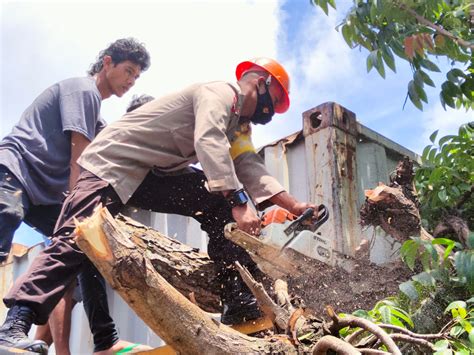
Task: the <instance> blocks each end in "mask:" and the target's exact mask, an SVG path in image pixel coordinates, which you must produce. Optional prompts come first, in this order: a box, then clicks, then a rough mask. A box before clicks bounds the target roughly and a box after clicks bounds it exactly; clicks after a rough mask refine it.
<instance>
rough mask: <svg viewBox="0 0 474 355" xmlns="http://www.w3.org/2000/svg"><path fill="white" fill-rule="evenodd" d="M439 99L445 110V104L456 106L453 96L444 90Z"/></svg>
mask: <svg viewBox="0 0 474 355" xmlns="http://www.w3.org/2000/svg"><path fill="white" fill-rule="evenodd" d="M439 99H440V101H441V105H443V108H444V109H445V110H446V106H445V105H448V106H449V107H452V108H456V105H455V104H454V100H453V98H452V97H451V96H450V95H449V94H447V93H446V92H445V91H444V90H443V91H441V93H440V96H439Z"/></svg>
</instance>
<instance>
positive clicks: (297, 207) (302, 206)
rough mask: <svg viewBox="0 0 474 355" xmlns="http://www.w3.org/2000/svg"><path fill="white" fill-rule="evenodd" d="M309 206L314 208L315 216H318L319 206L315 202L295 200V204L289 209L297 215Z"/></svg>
mask: <svg viewBox="0 0 474 355" xmlns="http://www.w3.org/2000/svg"><path fill="white" fill-rule="evenodd" d="M308 208H312V209H313V210H314V216H315V217H317V216H318V207H317V206H316V205H315V204H314V203H309V202H295V203H294V205H293V206H292V207H291V208H290V209H289V211H290V212H291V213H293V214H294V215H296V216H300V215H302V214H303V212H304V211H306V210H307V209H308Z"/></svg>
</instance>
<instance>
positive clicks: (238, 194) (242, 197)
mask: <svg viewBox="0 0 474 355" xmlns="http://www.w3.org/2000/svg"><path fill="white" fill-rule="evenodd" d="M226 199H227V202H228V203H229V205H230V207H231V208H234V207H235V206H242V205H245V204H246V203H247V202H248V201H249V198H248V196H247V194H246V193H245V190H244V189H240V190H236V191H234V192H231V193H230V194H228V195H227V197H226Z"/></svg>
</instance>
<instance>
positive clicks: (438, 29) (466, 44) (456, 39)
mask: <svg viewBox="0 0 474 355" xmlns="http://www.w3.org/2000/svg"><path fill="white" fill-rule="evenodd" d="M398 6H399V7H400V8H401V9H402V10H403V11H405V12H408V13H409V14H410V15H412V16H413V17H414V18H415V19H416V20H417V21H418V23H420V24H422V25H425V26H427V27H430V28H432V29H433V30H435V31H436V32H437V33H439V34H442V35H443V36H446V37H448V38H451V39H452V40H453V41H454V42H456V43H457V44H459V45H460V46H463V47H466V48H470V49H471V50H472V49H474V44H472V43H470V42H468V41H466V40H464V39H462V38H459V37H457V36H455V35H453V34H452V33H451V32H449V31H446V30H445V29H444V28H443V27H441V26H438V25H435V24H434V23H433V22H431V21H428V20H427V19H426V18H424V17H423V16H421V15H419V14H418V13H417V12H416V11H415V10H413V9H411V8H409V7H408V6H407V5H405V4H400V3H398Z"/></svg>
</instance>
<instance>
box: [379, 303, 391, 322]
mask: <svg viewBox="0 0 474 355" xmlns="http://www.w3.org/2000/svg"><path fill="white" fill-rule="evenodd" d="M379 312H380V316H381V317H382V322H383V323H390V319H391V318H392V315H391V312H390V308H389V307H387V306H382V307H380V309H379Z"/></svg>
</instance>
